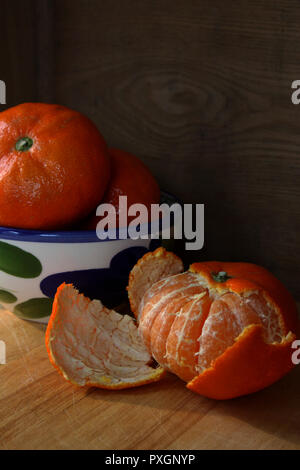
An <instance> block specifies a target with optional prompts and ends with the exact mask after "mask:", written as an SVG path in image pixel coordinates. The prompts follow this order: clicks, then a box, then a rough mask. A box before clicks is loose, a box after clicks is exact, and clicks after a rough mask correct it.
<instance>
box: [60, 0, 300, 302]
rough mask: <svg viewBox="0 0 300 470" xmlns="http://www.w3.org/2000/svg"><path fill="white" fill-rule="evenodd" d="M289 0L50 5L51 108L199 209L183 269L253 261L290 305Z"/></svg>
mask: <svg viewBox="0 0 300 470" xmlns="http://www.w3.org/2000/svg"><path fill="white" fill-rule="evenodd" d="M299 23H300V3H299V1H297V0H280V1H278V0H263V1H262V0H251V1H249V0H248V1H246V0H242V1H241V0H238V1H231V2H224V1H223V0H211V1H210V2H207V1H204V0H187V1H180V0H175V1H174V0H164V1H163V2H153V1H151V0H142V1H141V0H129V1H126V2H124V1H122V0H114V1H113V2H112V1H109V0H101V1H99V0H89V1H85V0H76V1H74V0H56V2H55V30H54V38H55V67H56V69H55V94H54V96H55V98H56V101H58V102H61V103H63V104H66V105H68V106H71V107H75V108H76V109H79V110H80V111H82V112H84V113H86V114H87V115H88V116H90V117H91V118H92V119H93V120H94V121H95V122H96V123H97V125H98V127H99V129H100V130H101V131H102V133H103V135H104V136H105V138H106V139H107V141H108V143H109V144H110V145H111V146H116V147H121V148H124V149H126V150H128V151H132V152H134V153H136V154H137V155H138V156H139V157H141V158H142V159H143V160H144V161H145V162H146V163H147V164H148V165H149V167H150V168H151V169H152V171H153V172H154V174H155V176H156V177H157V178H158V180H159V183H160V185H161V187H162V188H164V189H165V190H169V191H170V192H173V193H174V194H177V195H178V196H179V197H180V198H181V199H182V200H183V201H185V202H194V203H196V202H198V203H204V204H205V208H206V211H205V224H206V225H205V248H204V249H203V250H202V251H201V252H198V253H196V254H195V253H189V254H187V260H189V261H190V260H192V261H195V257H197V258H199V259H223V260H232V261H242V260H244V261H252V262H256V263H258V264H263V265H265V266H266V267H267V268H270V269H271V270H272V271H273V272H274V273H275V274H277V275H278V276H279V277H280V278H281V280H282V281H284V282H286V283H287V284H288V285H289V286H290V288H291V289H292V291H293V292H294V294H295V295H297V296H298V298H300V284H299V282H298V278H299V276H298V273H299V268H298V265H297V263H295V260H296V259H298V260H299V259H300V244H299V233H300V185H299V180H300V156H299V148H300V107H297V106H294V105H293V104H292V103H291V98H290V97H291V83H292V81H293V80H295V79H298V78H300V60H299V59H300V54H299V46H298V44H299V38H300V32H299Z"/></svg>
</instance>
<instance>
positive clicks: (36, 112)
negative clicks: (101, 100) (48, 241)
mask: <svg viewBox="0 0 300 470" xmlns="http://www.w3.org/2000/svg"><path fill="white" fill-rule="evenodd" d="M109 176H110V159H109V155H108V151H107V147H106V144H105V141H104V139H103V138H102V136H101V135H100V133H99V132H98V130H97V129H96V127H95V126H94V124H93V123H92V122H91V121H90V120H89V119H88V118H86V117H85V116H83V115H82V114H80V113H78V112H76V111H73V110H70V109H68V108H66V107H64V106H58V105H51V104H40V103H25V104H21V105H19V106H16V107H13V108H10V109H8V110H6V111H3V112H1V113H0V225H4V226H9V227H20V228H27V229H58V228H61V227H65V226H68V225H69V224H71V223H73V222H75V221H76V220H79V219H80V218H82V217H84V216H86V215H87V214H88V213H90V212H91V210H92V209H93V208H94V207H96V205H97V204H98V203H99V201H100V200H101V198H102V197H103V194H104V192H105V190H106V187H107V185H108V181H109Z"/></svg>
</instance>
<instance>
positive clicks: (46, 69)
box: [35, 0, 55, 103]
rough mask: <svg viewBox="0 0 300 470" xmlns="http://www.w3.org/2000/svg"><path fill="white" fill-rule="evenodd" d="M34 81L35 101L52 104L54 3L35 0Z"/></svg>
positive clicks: (47, 0) (49, 0)
mask: <svg viewBox="0 0 300 470" xmlns="http://www.w3.org/2000/svg"><path fill="white" fill-rule="evenodd" d="M35 18H36V21H35V25H36V80H37V99H38V101H40V102H43V103H53V102H54V101H55V99H54V70H55V56H54V3H53V1H52V0H36V3H35Z"/></svg>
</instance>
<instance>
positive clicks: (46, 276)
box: [0, 194, 175, 323]
mask: <svg viewBox="0 0 300 470" xmlns="http://www.w3.org/2000/svg"><path fill="white" fill-rule="evenodd" d="M164 200H167V201H168V202H170V203H171V202H175V199H174V198H173V197H172V196H170V195H166V194H164ZM159 244H160V241H159V240H150V239H146V240H131V239H130V238H127V239H125V240H120V239H116V240H104V241H101V240H99V238H97V235H96V232H95V231H94V230H87V231H76V230H74V231H69V232H68V231H60V232H55V231H49V232H46V231H35V230H20V229H12V228H5V227H0V306H1V308H3V309H5V310H9V311H11V312H12V313H14V314H16V315H17V316H19V317H20V318H23V319H27V320H32V321H36V322H39V323H47V322H48V319H49V315H50V313H51V308H52V300H53V297H54V295H55V292H56V289H57V287H58V286H59V285H60V284H61V283H62V282H66V283H72V284H74V286H75V287H76V288H77V289H79V291H80V292H82V293H84V294H85V295H86V296H88V297H89V298H91V299H101V300H102V302H103V303H104V305H106V306H108V307H112V306H116V305H117V304H118V303H120V302H121V301H122V300H123V299H124V298H125V297H126V286H127V282H128V275H129V272H130V270H131V268H132V267H133V266H134V264H135V263H136V262H137V260H138V259H139V258H140V257H141V256H143V255H144V254H145V253H146V252H147V251H149V250H153V249H155V248H156V247H157V246H159Z"/></svg>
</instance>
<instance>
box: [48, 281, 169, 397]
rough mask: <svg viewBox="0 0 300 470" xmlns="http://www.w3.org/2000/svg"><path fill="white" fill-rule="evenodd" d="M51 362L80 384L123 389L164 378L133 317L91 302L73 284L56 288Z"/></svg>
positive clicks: (52, 321) (50, 340)
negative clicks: (154, 363)
mask: <svg viewBox="0 0 300 470" xmlns="http://www.w3.org/2000/svg"><path fill="white" fill-rule="evenodd" d="M46 347H47V351H48V355H49V358H50V361H51V363H52V364H53V365H54V367H55V368H56V369H57V370H58V371H59V373H60V374H61V375H62V376H63V377H64V378H65V379H66V380H68V381H69V382H71V383H73V384H75V385H78V386H81V387H83V386H90V387H99V388H106V389H122V388H130V387H137V386H140V385H145V384H147V383H150V382H155V381H157V380H160V379H161V377H162V376H163V375H164V369H163V368H162V367H156V366H154V365H153V364H152V362H153V361H152V359H151V355H150V354H149V353H148V351H147V349H146V348H145V346H144V344H143V341H142V339H141V337H140V335H139V333H138V329H137V326H136V324H135V321H134V320H133V319H132V318H131V317H129V316H128V315H124V316H123V315H120V314H119V313H117V312H115V311H113V310H108V309H107V308H105V307H104V306H103V305H102V303H101V302H100V301H99V300H93V301H90V300H89V299H87V298H86V297H84V296H83V295H82V294H79V293H78V291H77V290H76V289H74V287H73V286H72V285H70V284H69V285H68V284H62V285H61V286H60V287H59V288H58V290H57V293H56V296H55V299H54V303H53V311H52V315H51V319H50V321H49V324H48V327H47V331H46Z"/></svg>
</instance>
